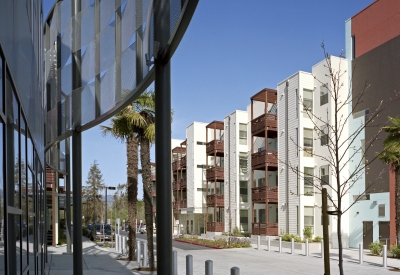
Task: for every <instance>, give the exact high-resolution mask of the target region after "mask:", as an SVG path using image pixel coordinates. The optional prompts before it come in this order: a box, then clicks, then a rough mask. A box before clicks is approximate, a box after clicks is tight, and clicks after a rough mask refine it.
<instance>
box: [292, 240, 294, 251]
mask: <svg viewBox="0 0 400 275" xmlns="http://www.w3.org/2000/svg"><path fill="white" fill-rule="evenodd" d="M292 254H294V239H293V238H292Z"/></svg>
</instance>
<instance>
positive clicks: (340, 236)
mask: <svg viewBox="0 0 400 275" xmlns="http://www.w3.org/2000/svg"><path fill="white" fill-rule="evenodd" d="M339 200H341V198H339ZM339 209H340V208H339ZM337 218H338V219H337V236H338V244H339V273H340V275H343V274H344V273H343V244H342V214H341V213H340V211H339V213H338V216H337Z"/></svg>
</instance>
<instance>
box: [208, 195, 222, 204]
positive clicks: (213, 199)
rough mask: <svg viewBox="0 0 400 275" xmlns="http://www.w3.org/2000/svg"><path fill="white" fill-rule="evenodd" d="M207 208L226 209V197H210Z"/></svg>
mask: <svg viewBox="0 0 400 275" xmlns="http://www.w3.org/2000/svg"><path fill="white" fill-rule="evenodd" d="M207 206H212V207H224V195H223V194H214V195H208V196H207Z"/></svg>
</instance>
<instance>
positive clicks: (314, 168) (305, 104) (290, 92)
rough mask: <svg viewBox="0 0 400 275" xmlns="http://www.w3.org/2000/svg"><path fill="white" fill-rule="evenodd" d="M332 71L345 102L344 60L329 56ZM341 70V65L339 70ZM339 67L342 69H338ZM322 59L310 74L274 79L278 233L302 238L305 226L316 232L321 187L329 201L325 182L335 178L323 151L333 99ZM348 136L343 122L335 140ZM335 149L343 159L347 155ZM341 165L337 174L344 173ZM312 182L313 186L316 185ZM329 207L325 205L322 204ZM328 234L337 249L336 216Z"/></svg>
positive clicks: (319, 224)
mask: <svg viewBox="0 0 400 275" xmlns="http://www.w3.org/2000/svg"><path fill="white" fill-rule="evenodd" d="M330 62H331V66H332V68H333V69H334V70H335V71H339V70H341V72H342V73H343V74H344V75H343V77H342V82H343V86H342V87H341V88H340V90H339V93H340V97H341V98H342V99H343V100H345V98H346V96H347V95H348V92H349V87H348V77H347V73H346V72H345V70H346V69H347V60H346V59H343V58H339V57H334V56H331V57H330ZM341 68H342V69H341ZM343 68H345V69H343ZM328 75H329V72H328V69H327V67H326V61H325V60H323V61H321V62H319V63H318V64H316V65H314V66H313V67H312V72H311V73H308V72H302V71H299V72H297V73H295V74H293V75H292V76H290V77H288V78H287V79H284V80H283V81H282V82H280V83H278V87H277V94H278V98H277V102H278V110H279V116H278V131H277V132H278V139H279V142H278V148H279V150H278V159H279V167H278V179H279V180H278V181H279V184H278V186H279V198H278V204H279V209H280V210H279V231H280V233H290V234H296V235H300V236H303V230H304V228H305V227H306V226H309V227H311V228H312V231H313V235H314V236H322V219H321V217H322V216H321V214H322V211H321V207H322V202H321V191H320V188H322V187H326V188H327V191H328V194H329V195H330V196H332V198H333V200H337V198H336V197H335V193H334V192H332V189H331V188H330V187H329V186H328V185H329V183H332V181H333V180H336V178H335V177H334V176H333V175H332V171H331V169H332V168H333V167H332V165H330V164H329V162H328V159H329V158H330V155H329V151H328V149H327V144H328V135H329V131H328V128H329V127H328V124H332V121H334V117H333V116H334V111H333V110H334V104H335V103H334V102H333V100H332V98H331V97H330V95H329V94H328V90H332V89H333V88H332V85H333V83H332V81H331V79H330V78H329V77H328ZM348 112H349V110H348V108H343V109H342V110H341V111H340V112H339V117H340V116H341V115H343V116H344V117H346V116H347V114H348ZM347 137H348V126H344V130H343V132H342V136H341V141H345V140H346V138H347ZM341 150H343V152H342V151H340V155H343V156H344V157H343V162H342V163H346V161H345V160H346V159H348V154H347V153H346V152H345V151H344V149H341ZM348 170H349V169H348V168H347V169H346V167H344V169H343V170H342V174H341V178H346V177H348ZM316 186H318V187H319V188H316ZM349 198H350V195H349V194H347V195H345V196H344V197H343V198H342V209H344V208H346V207H347V206H348V205H349V203H350V200H349ZM328 205H329V203H328ZM329 225H330V226H329V233H330V241H331V245H332V247H337V236H336V234H337V230H336V227H337V225H336V219H335V218H333V216H330V217H329ZM342 234H343V245H344V247H347V246H348V245H349V214H348V212H347V213H346V214H344V215H343V216H342Z"/></svg>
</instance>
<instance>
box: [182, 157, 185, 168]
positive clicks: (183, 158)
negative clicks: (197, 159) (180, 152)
mask: <svg viewBox="0 0 400 275" xmlns="http://www.w3.org/2000/svg"><path fill="white" fill-rule="evenodd" d="M181 167H186V156H184V157H182V158H181Z"/></svg>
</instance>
